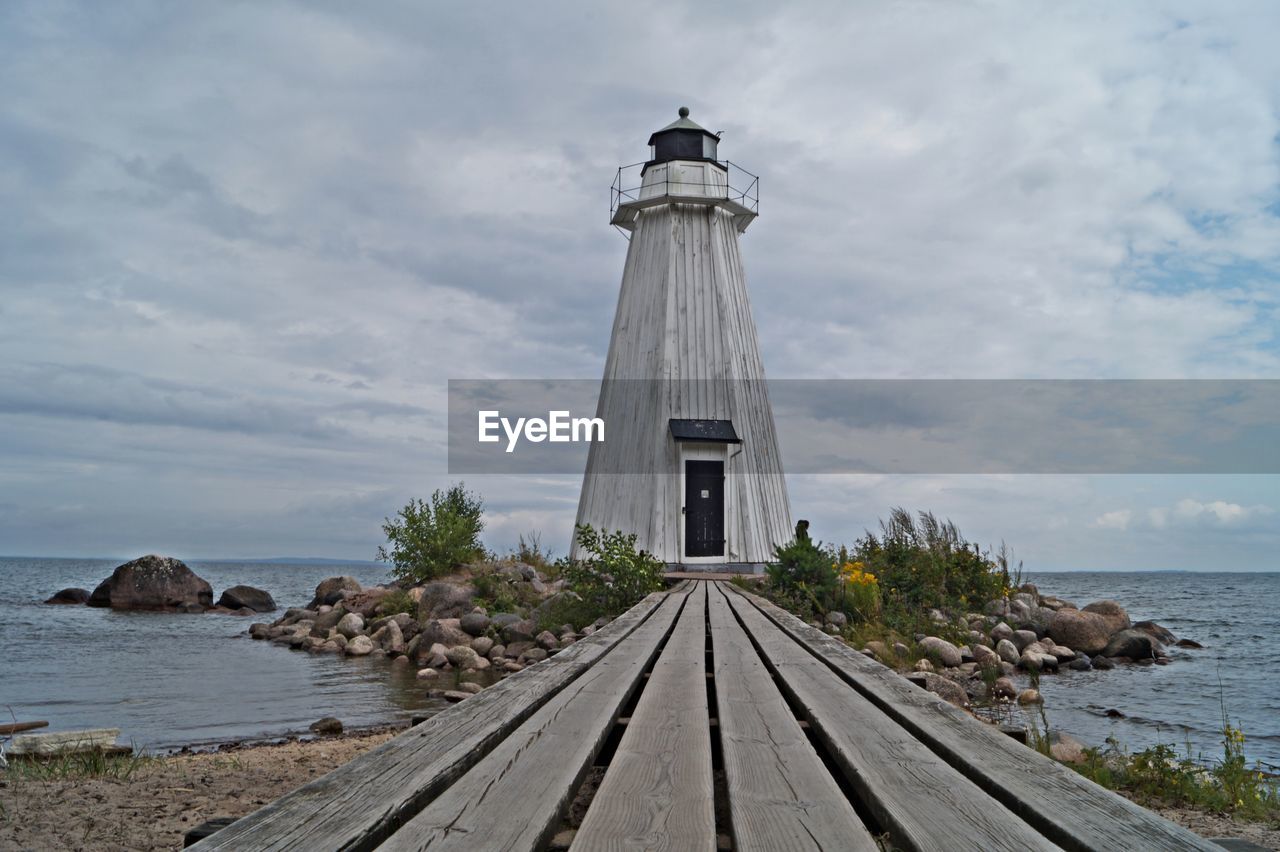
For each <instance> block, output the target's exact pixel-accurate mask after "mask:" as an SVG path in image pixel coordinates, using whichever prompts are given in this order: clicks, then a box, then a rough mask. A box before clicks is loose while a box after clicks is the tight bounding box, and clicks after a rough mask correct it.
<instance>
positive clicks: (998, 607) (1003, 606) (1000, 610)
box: [982, 598, 1009, 616]
mask: <svg viewBox="0 0 1280 852" xmlns="http://www.w3.org/2000/svg"><path fill="white" fill-rule="evenodd" d="M982 611H983V612H984V613H985V614H987V615H997V616H1005V615H1008V614H1009V600H1008V599H1007V598H997V599H995V600H992V601H987V605H986V606H985V607H983V608H982Z"/></svg>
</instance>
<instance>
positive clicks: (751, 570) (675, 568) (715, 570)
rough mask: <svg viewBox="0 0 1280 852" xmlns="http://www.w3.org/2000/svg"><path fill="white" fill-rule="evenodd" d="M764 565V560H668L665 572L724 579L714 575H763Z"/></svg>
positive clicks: (698, 577)
mask: <svg viewBox="0 0 1280 852" xmlns="http://www.w3.org/2000/svg"><path fill="white" fill-rule="evenodd" d="M764 567H765V563H763V562H695V563H688V562H668V563H666V572H665V574H666V576H667V577H668V578H670V577H672V576H673V575H676V574H688V575H690V576H691V577H696V579H699V580H708V579H722V578H720V577H713V576H712V575H718V574H723V575H724V576H725V577H737V576H741V575H744V574H747V575H751V574H756V575H763V574H764ZM681 579H683V578H681Z"/></svg>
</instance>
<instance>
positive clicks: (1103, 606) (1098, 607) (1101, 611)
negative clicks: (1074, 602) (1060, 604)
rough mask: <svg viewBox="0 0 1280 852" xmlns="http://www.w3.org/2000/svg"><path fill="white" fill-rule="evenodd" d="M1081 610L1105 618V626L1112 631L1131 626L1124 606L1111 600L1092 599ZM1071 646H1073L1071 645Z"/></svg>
mask: <svg viewBox="0 0 1280 852" xmlns="http://www.w3.org/2000/svg"><path fill="white" fill-rule="evenodd" d="M1081 612H1092V613H1096V614H1098V615H1100V616H1102V617H1103V618H1104V619H1106V622H1107V627H1108V628H1109V629H1110V630H1111V632H1112V633H1118V632H1120V631H1121V630H1128V629H1129V628H1130V627H1132V626H1133V625H1132V623H1131V622H1130V621H1129V613H1127V612H1125V609H1124V607H1122V606H1120V604H1118V603H1116V602H1115V601H1112V600H1102V601H1094V602H1093V603H1091V604H1089V605H1088V606H1087V607H1085V608H1084V609H1083V610H1081ZM1071 647H1073V648H1074V647H1075V646H1074V645H1072V646H1071Z"/></svg>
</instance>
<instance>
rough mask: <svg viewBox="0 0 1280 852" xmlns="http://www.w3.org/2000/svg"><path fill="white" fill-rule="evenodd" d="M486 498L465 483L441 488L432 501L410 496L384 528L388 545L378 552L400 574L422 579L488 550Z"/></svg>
mask: <svg viewBox="0 0 1280 852" xmlns="http://www.w3.org/2000/svg"><path fill="white" fill-rule="evenodd" d="M482 510H483V503H482V501H481V500H480V497H479V496H478V495H476V494H472V493H471V492H469V491H467V490H466V489H465V488H464V487H463V485H462V483H458V484H457V485H454V486H452V487H450V488H449V490H448V491H439V490H437V491H436V492H435V493H434V494H432V495H431V502H430V503H427V502H425V501H423V500H410V501H409V504H408V505H407V506H405V507H404V508H403V509H401V510H400V511H399V513H397V515H396V517H395V518H387V519H386V522H385V523H384V524H383V525H382V531H383V532H384V533H385V534H386V536H387V542H388V544H389V545H390V548H391V549H390V550H388V549H387V548H386V547H379V548H378V558H379V559H381V560H383V561H384V562H390V563H392V569H391V572H392V574H394V575H395V576H396V578H397V579H401V580H409V581H410V582H414V583H423V582H426V581H427V580H432V579H434V578H436V577H439V576H441V575H442V574H447V573H448V572H449V571H451V570H453V569H454V568H456V567H458V566H459V565H464V564H466V563H468V562H470V561H472V560H474V559H477V558H478V557H480V556H482V555H484V548H483V547H482V546H481V544H480V531H481V530H483V529H484V521H483V520H482V519H481V512H482Z"/></svg>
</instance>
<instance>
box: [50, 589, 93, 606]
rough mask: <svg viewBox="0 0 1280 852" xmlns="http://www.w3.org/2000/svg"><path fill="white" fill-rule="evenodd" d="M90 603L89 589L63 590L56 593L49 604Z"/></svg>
mask: <svg viewBox="0 0 1280 852" xmlns="http://www.w3.org/2000/svg"><path fill="white" fill-rule="evenodd" d="M88 602H89V590H88V589H62V590H60V591H57V592H54V593H53V597H51V598H49V599H48V600H47V601H45V603H47V604H84V603H88Z"/></svg>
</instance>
